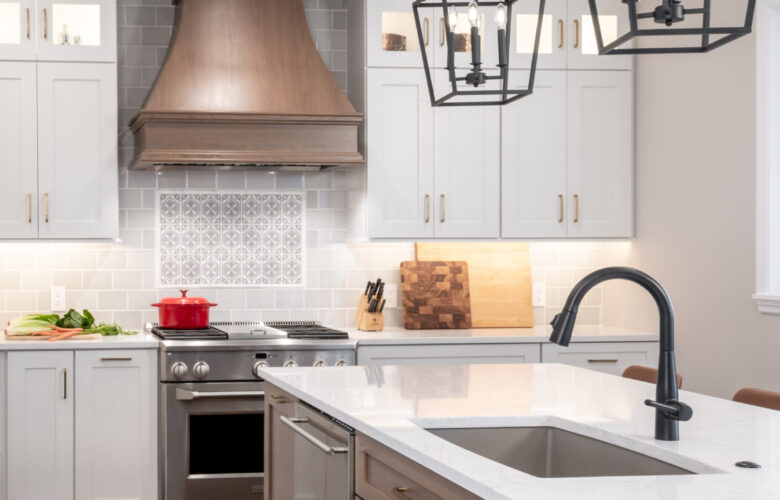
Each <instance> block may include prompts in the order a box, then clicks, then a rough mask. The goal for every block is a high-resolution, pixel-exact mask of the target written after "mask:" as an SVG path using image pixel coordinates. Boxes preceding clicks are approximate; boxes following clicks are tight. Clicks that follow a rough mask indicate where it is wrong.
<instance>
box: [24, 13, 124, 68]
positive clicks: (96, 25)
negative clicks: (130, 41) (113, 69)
mask: <svg viewBox="0 0 780 500" xmlns="http://www.w3.org/2000/svg"><path fill="white" fill-rule="evenodd" d="M116 26H117V24H116V0H38V34H37V36H38V60H39V61H76V62H90V61H91V62H116V60H117V52H116Z"/></svg>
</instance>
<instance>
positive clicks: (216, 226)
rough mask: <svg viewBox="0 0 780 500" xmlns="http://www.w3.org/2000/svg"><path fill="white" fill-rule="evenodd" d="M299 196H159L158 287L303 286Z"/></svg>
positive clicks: (300, 195) (201, 194)
mask: <svg viewBox="0 0 780 500" xmlns="http://www.w3.org/2000/svg"><path fill="white" fill-rule="evenodd" d="M303 214H304V197H303V193H297V192H296V193H279V192H276V193H236V194H217V193H192V192H187V193H165V192H161V193H160V199H159V213H158V221H159V238H158V241H159V258H158V264H159V274H158V276H159V279H160V285H161V286H237V287H247V286H301V285H303V276H304V272H303V262H304V259H303V248H304V245H303V235H304V234H306V233H305V231H304V222H303Z"/></svg>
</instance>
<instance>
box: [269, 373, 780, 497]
mask: <svg viewBox="0 0 780 500" xmlns="http://www.w3.org/2000/svg"><path fill="white" fill-rule="evenodd" d="M263 373H264V378H265V379H266V380H268V381H269V382H270V383H272V384H274V385H277V386H278V387H280V388H281V389H283V390H285V391H287V392H289V393H291V394H292V395H294V396H296V397H298V398H299V399H301V400H303V401H305V402H307V403H309V404H310V405H312V406H314V407H316V408H319V409H321V410H322V411H324V412H326V413H328V414H330V415H331V416H333V417H335V418H337V419H339V420H341V421H343V422H345V423H346V424H347V425H349V426H351V427H353V428H354V429H355V430H356V431H358V432H361V433H363V434H365V435H367V436H369V437H371V438H373V439H375V440H377V441H379V442H380V443H382V444H384V445H385V446H388V447H390V448H391V449H393V450H396V451H397V452H399V453H401V454H402V455H405V456H407V457H408V458H410V459H411V460H414V461H416V462H418V463H419V464H421V465H423V466H424V467H427V468H428V469H430V470H432V471H433V472H435V473H436V474H439V475H441V476H443V477H445V478H446V479H448V480H450V481H452V482H454V483H456V484H458V485H460V486H461V487H463V488H465V489H467V490H469V491H472V492H473V493H475V494H476V495H479V496H481V497H484V498H486V499H513V500H514V499H519V498H544V499H565V500H571V499H574V498H576V499H599V500H604V499H616V500H617V499H620V500H622V499H658V500H661V499H663V500H670V499H705V498H706V499H734V498H740V499H741V498H746V499H747V498H749V499H771V498H778V495H780V412H775V411H771V410H765V409H761V408H755V407H751V406H746V405H741V404H737V403H733V402H730V401H726V400H722V399H717V398H713V397H709V396H704V395H701V394H695V393H691V392H687V391H681V393H680V400H681V401H683V402H684V403H687V404H689V405H690V406H692V407H693V410H694V416H693V419H692V420H691V421H689V422H681V423H680V435H681V439H680V441H679V442H663V441H656V440H655V439H654V437H653V434H654V416H655V412H654V411H653V410H652V409H651V408H648V407H646V406H645V405H644V400H645V399H647V398H653V397H654V393H655V386H654V385H651V384H646V383H644V382H637V381H633V380H628V379H623V378H620V377H616V376H612V375H607V374H604V373H598V372H594V371H590V370H584V369H580V368H575V367H571V366H566V365H558V364H536V365H531V364H528V365H520V364H517V365H462V366H436V367H431V366H400V367H399V366H384V367H380V366H354V367H344V368H270V369H266V370H264V371H263ZM516 426H520V427H523V426H526V427H527V426H532V427H533V426H553V427H559V428H563V429H565V430H568V431H571V432H575V433H578V434H582V435H585V436H588V437H592V438H595V439H599V440H602V441H606V442H608V443H611V444H615V445H618V446H622V447H624V448H628V449H631V450H634V451H637V452H639V453H642V454H645V455H649V456H651V457H654V458H657V459H659V460H663V461H666V462H669V463H671V464H673V465H676V466H678V467H681V468H684V469H687V470H689V471H692V472H694V473H695V474H692V475H677V476H641V477H640V476H635V477H595V478H566V479H543V478H537V477H534V476H531V475H528V474H525V473H523V472H520V471H517V470H515V469H512V468H509V467H506V466H504V465H501V464H499V463H497V462H493V461H491V460H488V459H486V458H483V457H481V456H479V455H476V454H474V453H471V452H469V451H467V450H465V449H462V448H460V447H458V446H456V445H454V444H451V443H449V442H447V441H445V440H443V439H440V438H439V437H437V436H434V435H433V434H431V433H429V432H427V431H426V430H425V428H463V427H516ZM743 460H750V461H754V462H757V463H759V464H761V465H762V468H761V469H757V470H750V469H740V468H737V467H735V465H734V464H735V463H736V462H738V461H743Z"/></svg>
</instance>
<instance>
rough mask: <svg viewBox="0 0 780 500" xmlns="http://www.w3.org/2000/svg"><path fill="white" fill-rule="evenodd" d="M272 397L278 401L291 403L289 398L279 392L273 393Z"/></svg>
mask: <svg viewBox="0 0 780 500" xmlns="http://www.w3.org/2000/svg"><path fill="white" fill-rule="evenodd" d="M271 399H273V400H275V401H276V402H277V403H289V401H288V400H287V398H285V397H284V396H280V395H278V394H271Z"/></svg>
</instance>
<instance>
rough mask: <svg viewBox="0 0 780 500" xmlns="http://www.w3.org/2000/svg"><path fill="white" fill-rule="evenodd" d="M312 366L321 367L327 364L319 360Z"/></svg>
mask: <svg viewBox="0 0 780 500" xmlns="http://www.w3.org/2000/svg"><path fill="white" fill-rule="evenodd" d="M314 366H316V367H317V368H322V367H323V366H328V363H326V362H325V361H323V360H319V361H317V362H316V363H314Z"/></svg>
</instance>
